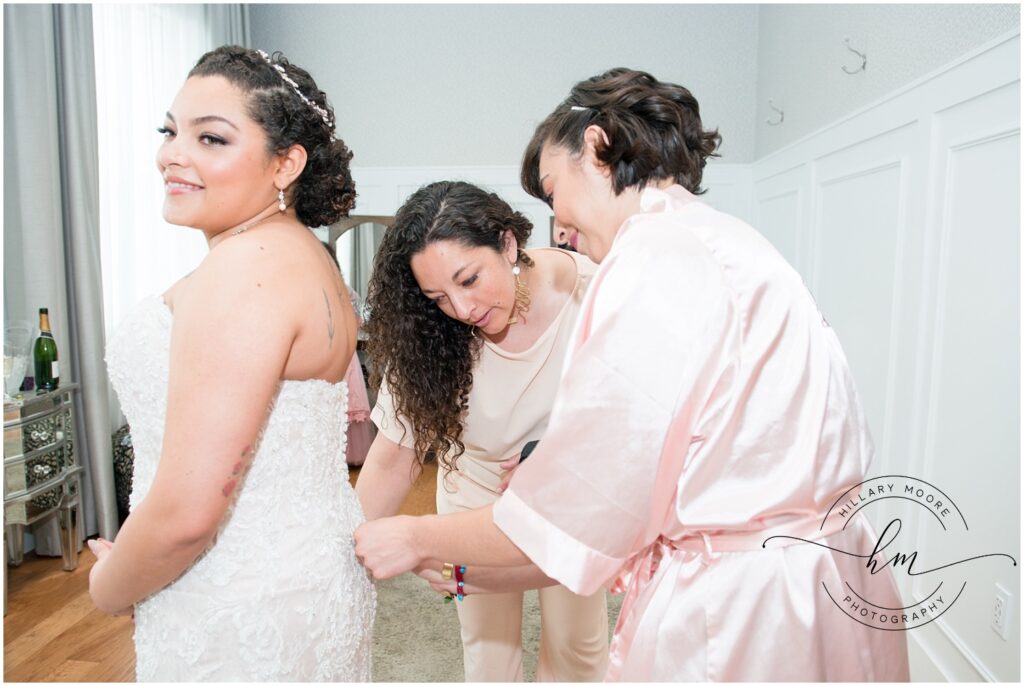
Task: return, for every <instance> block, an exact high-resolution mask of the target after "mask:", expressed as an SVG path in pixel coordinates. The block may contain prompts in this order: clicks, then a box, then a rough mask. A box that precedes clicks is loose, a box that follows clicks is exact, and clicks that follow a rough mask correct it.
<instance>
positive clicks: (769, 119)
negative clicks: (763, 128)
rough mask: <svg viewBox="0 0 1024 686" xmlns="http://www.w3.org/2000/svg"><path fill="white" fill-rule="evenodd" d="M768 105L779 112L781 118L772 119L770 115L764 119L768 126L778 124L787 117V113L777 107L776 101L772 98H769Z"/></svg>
mask: <svg viewBox="0 0 1024 686" xmlns="http://www.w3.org/2000/svg"><path fill="white" fill-rule="evenodd" d="M768 107H770V108H772V109H773V110H775V111H776V112H778V114H779V118H778V120H777V121H772V119H771V117H768V118H767V119H765V120H764V123H765V124H767V125H768V126H778V125H779V124H781V123H782V122H783V120H784V119H785V118H786V113H785V112H783V111H782V110H780V109H779V108H778V107H776V106H775V103H774V102H772V99H771V98H768Z"/></svg>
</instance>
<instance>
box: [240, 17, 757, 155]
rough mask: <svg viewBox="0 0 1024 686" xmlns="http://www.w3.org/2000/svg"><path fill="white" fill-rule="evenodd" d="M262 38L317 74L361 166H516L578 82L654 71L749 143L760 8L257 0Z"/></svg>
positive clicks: (256, 33)
mask: <svg viewBox="0 0 1024 686" xmlns="http://www.w3.org/2000/svg"><path fill="white" fill-rule="evenodd" d="M249 12H250V19H251V35H252V45H253V47H258V48H263V49H265V50H268V51H270V50H281V51H282V52H284V54H285V55H286V56H287V57H289V58H290V59H292V60H293V61H294V62H295V63H296V64H299V65H301V66H303V67H305V68H307V69H309V71H310V72H311V73H312V74H313V76H314V78H316V79H317V82H318V83H319V85H320V86H321V88H323V90H324V91H325V92H326V93H327V94H328V96H329V97H330V98H331V100H332V102H333V104H334V106H335V109H336V110H337V112H338V130H339V132H340V134H341V136H342V137H343V138H344V139H345V141H346V142H347V143H348V144H349V145H350V147H351V148H352V150H353V151H354V152H355V159H354V160H353V163H354V164H355V165H357V166H361V167H368V166H369V167H395V166H413V167H418V166H434V165H442V166H451V165H477V166H479V165H516V164H518V163H519V160H520V157H521V156H522V153H523V148H524V147H525V145H526V143H527V141H528V140H529V138H530V136H531V135H532V133H533V129H534V127H535V126H536V125H537V124H538V123H539V122H540V120H541V119H543V118H544V117H545V116H547V114H548V113H549V112H550V111H551V110H552V109H554V107H555V105H557V104H558V103H559V102H560V101H561V100H562V99H563V98H564V97H565V96H566V95H567V94H568V92H569V88H570V87H571V86H572V85H573V84H574V83H576V82H577V81H579V80H581V79H584V78H587V77H589V76H592V75H595V74H598V73H600V72H602V71H604V70H606V69H609V68H611V67H618V66H628V67H634V68H639V69H645V70H648V71H650V72H652V73H653V74H655V75H656V76H657V77H658V78H661V79H667V80H671V81H677V82H679V83H682V84H683V85H685V86H687V87H688V88H690V89H691V90H692V91H693V92H694V93H695V94H697V96H698V98H699V100H700V103H701V105H702V115H703V118H704V121H705V122H706V123H707V124H708V125H710V126H717V127H719V128H720V130H721V133H722V136H723V138H724V145H723V148H722V154H723V160H724V161H726V162H749V161H752V160H753V154H754V139H753V136H754V125H753V121H754V113H755V107H754V94H755V91H756V88H755V79H756V75H757V60H756V57H757V40H758V38H757V12H758V9H757V6H755V5H633V6H628V7H627V6H623V5H586V4H578V5H371V6H367V5H262V4H261V5H250V6H249Z"/></svg>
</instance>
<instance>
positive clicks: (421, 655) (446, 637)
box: [373, 574, 622, 682]
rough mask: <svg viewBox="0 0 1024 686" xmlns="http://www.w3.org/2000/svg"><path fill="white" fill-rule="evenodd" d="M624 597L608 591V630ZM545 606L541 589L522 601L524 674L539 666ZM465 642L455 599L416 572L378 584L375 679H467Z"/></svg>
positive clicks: (530, 677) (530, 676)
mask: <svg viewBox="0 0 1024 686" xmlns="http://www.w3.org/2000/svg"><path fill="white" fill-rule="evenodd" d="M621 601H622V596H620V595H611V594H609V595H608V632H609V636H610V635H611V629H612V627H613V626H614V625H615V619H616V617H618V615H619V606H620V604H621ZM539 637H540V608H539V607H538V605H537V592H536V591H530V592H528V593H527V594H526V600H525V601H524V603H523V652H524V656H523V677H524V678H525V679H526V680H527V681H533V679H534V675H535V674H536V669H537V641H538V640H539ZM464 676H465V675H464V673H463V671H462V642H461V641H460V639H459V619H458V615H457V614H456V612H455V607H454V604H452V603H447V604H446V603H445V602H444V601H443V600H442V598H441V596H440V595H438V594H437V593H435V592H434V591H433V590H432V589H431V588H430V587H429V586H428V585H427V584H426V583H425V582H423V581H422V580H421V579H420V578H419V577H417V576H415V575H413V574H403V575H402V576H400V577H397V578H395V579H390V580H388V581H382V582H379V583H378V584H377V621H376V626H375V627H374V635H373V680H374V681H404V682H409V681H411V682H425V681H431V682H436V681H463V680H464Z"/></svg>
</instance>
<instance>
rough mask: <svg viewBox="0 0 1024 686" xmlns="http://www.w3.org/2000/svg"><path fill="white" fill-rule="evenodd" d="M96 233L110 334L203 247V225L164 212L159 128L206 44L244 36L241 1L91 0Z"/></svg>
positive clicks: (188, 266)
mask: <svg viewBox="0 0 1024 686" xmlns="http://www.w3.org/2000/svg"><path fill="white" fill-rule="evenodd" d="M93 34H94V44H95V50H96V96H97V97H96V101H97V115H98V116H97V122H98V124H97V126H98V129H99V131H98V134H99V167H100V171H99V173H100V236H101V253H102V262H103V298H104V313H105V322H104V323H105V327H106V332H107V334H108V335H109V334H110V332H111V330H112V328H114V327H116V325H117V323H118V322H120V321H121V320H122V319H123V318H124V316H125V315H126V314H127V313H128V312H129V311H130V310H131V308H132V307H134V306H135V304H136V303H137V302H138V301H139V300H141V299H142V298H144V297H145V296H147V295H150V294H153V293H158V292H161V291H163V290H166V289H167V287H168V286H170V285H171V284H172V283H174V282H175V281H176V280H177V279H179V278H181V277H182V276H183V275H185V274H187V273H188V272H189V271H191V270H192V269H194V268H195V267H196V265H197V264H199V262H200V261H201V260H202V259H203V256H204V255H205V254H206V242H205V240H203V237H202V234H200V233H199V232H198V231H196V230H193V229H188V228H185V227H180V226H172V225H170V224H167V223H166V222H164V221H163V218H162V216H161V207H162V205H163V185H162V182H161V180H160V177H159V175H158V174H157V171H156V161H155V160H156V150H157V147H158V146H159V144H160V136H159V134H158V133H157V132H156V129H157V127H159V126H160V125H161V124H162V123H163V117H164V113H165V112H166V111H167V108H168V107H169V106H170V104H171V101H172V100H173V99H174V95H175V93H177V91H178V89H179V88H180V87H181V84H182V83H183V82H184V81H185V76H186V74H188V71H189V69H191V68H192V66H193V65H194V64H195V62H196V60H197V59H198V58H199V57H200V56H201V55H202V54H203V53H205V52H207V51H208V50H211V49H213V48H215V47H218V46H220V45H224V44H228V43H233V44H237V45H248V44H249V35H248V34H249V30H248V18H247V12H246V9H245V7H244V6H243V5H237V4H234V5H145V4H138V5H108V4H102V3H98V4H95V5H93Z"/></svg>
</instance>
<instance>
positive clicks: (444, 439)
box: [365, 181, 533, 474]
mask: <svg viewBox="0 0 1024 686" xmlns="http://www.w3.org/2000/svg"><path fill="white" fill-rule="evenodd" d="M506 230H507V231H510V232H511V234H512V236H513V237H514V238H515V241H516V244H517V246H518V251H519V252H518V261H519V262H520V263H522V264H524V265H526V266H532V265H533V260H532V259H530V257H529V256H528V255H527V254H526V252H525V250H524V249H523V248H524V247H525V246H526V242H527V240H528V239H529V237H530V232H531V231H532V230H533V225H532V224H531V223H530V220H528V219H527V218H526V217H524V216H523V215H522V214H520V213H519V212H516V211H515V210H513V209H512V208H511V207H510V206H509V204H508V203H506V202H505V201H504V200H502V199H501V198H500V197H498V196H497V195H495V194H494V193H488V192H487V191H485V190H483V189H481V188H478V187H476V186H474V185H472V184H469V183H465V182H461V181H438V182H435V183H431V184H428V185H426V186H424V187H422V188H420V189H419V190H418V191H416V192H415V193H413V194H412V195H411V196H409V199H408V200H406V201H405V204H404V205H402V207H401V208H400V209H399V210H398V213H397V214H396V215H395V221H394V223H393V224H392V225H391V226H390V227H388V229H387V231H385V232H384V238H383V240H382V241H381V244H380V247H379V248H377V254H376V257H375V258H374V262H373V275H372V276H371V277H370V282H369V286H368V294H367V304H368V305H369V308H370V316H369V320H368V321H367V322H366V327H365V329H366V333H367V335H368V340H367V352H368V354H369V358H370V366H371V368H372V371H371V374H370V385H371V386H373V387H377V386H378V385H379V384H380V382H381V380H382V379H383V380H386V381H387V384H388V388H390V390H391V393H392V396H393V397H394V407H395V411H396V412H397V413H398V414H399V415H400V416H402V417H405V418H406V419H408V420H409V423H410V424H411V425H412V427H413V433H414V437H413V438H414V441H415V448H416V456H417V458H418V459H419V460H420V462H421V463H426V462H428V461H431V460H433V459H435V458H437V459H438V461H439V462H440V464H441V465H442V467H444V469H445V470H446V471H445V473H446V474H447V473H448V472H450V471H451V470H453V469H455V466H456V462H457V460H458V458H459V456H461V455H462V453H463V452H465V449H466V448H465V445H464V444H463V443H462V438H461V437H462V423H463V419H464V416H463V415H464V413H465V411H466V408H467V407H468V406H469V391H470V389H471V388H472V386H473V366H474V364H475V363H476V361H477V359H478V356H479V353H480V346H481V344H482V340H481V338H480V337H479V336H477V335H475V334H474V327H472V326H469V325H467V324H465V323H463V322H461V321H459V320H457V319H453V318H451V317H449V316H447V315H446V314H445V313H444V312H442V311H441V309H440V308H439V307H438V306H437V305H436V304H435V303H434V302H433V301H432V300H430V298H428V297H427V296H425V295H423V293H422V292H421V291H420V287H419V284H418V283H417V282H416V277H415V276H413V273H412V267H411V266H410V262H411V260H412V258H413V256H414V255H416V254H417V253H419V252H420V251H421V250H423V249H424V248H426V247H427V245H429V244H431V243H434V242H437V241H444V240H451V241H458V242H459V243H461V244H462V245H464V246H466V247H471V248H472V247H480V246H482V247H487V248H491V249H492V250H494V251H496V252H499V253H500V252H503V249H504V247H505V244H504V243H503V240H504V237H505V235H506V234H505V232H506Z"/></svg>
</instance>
